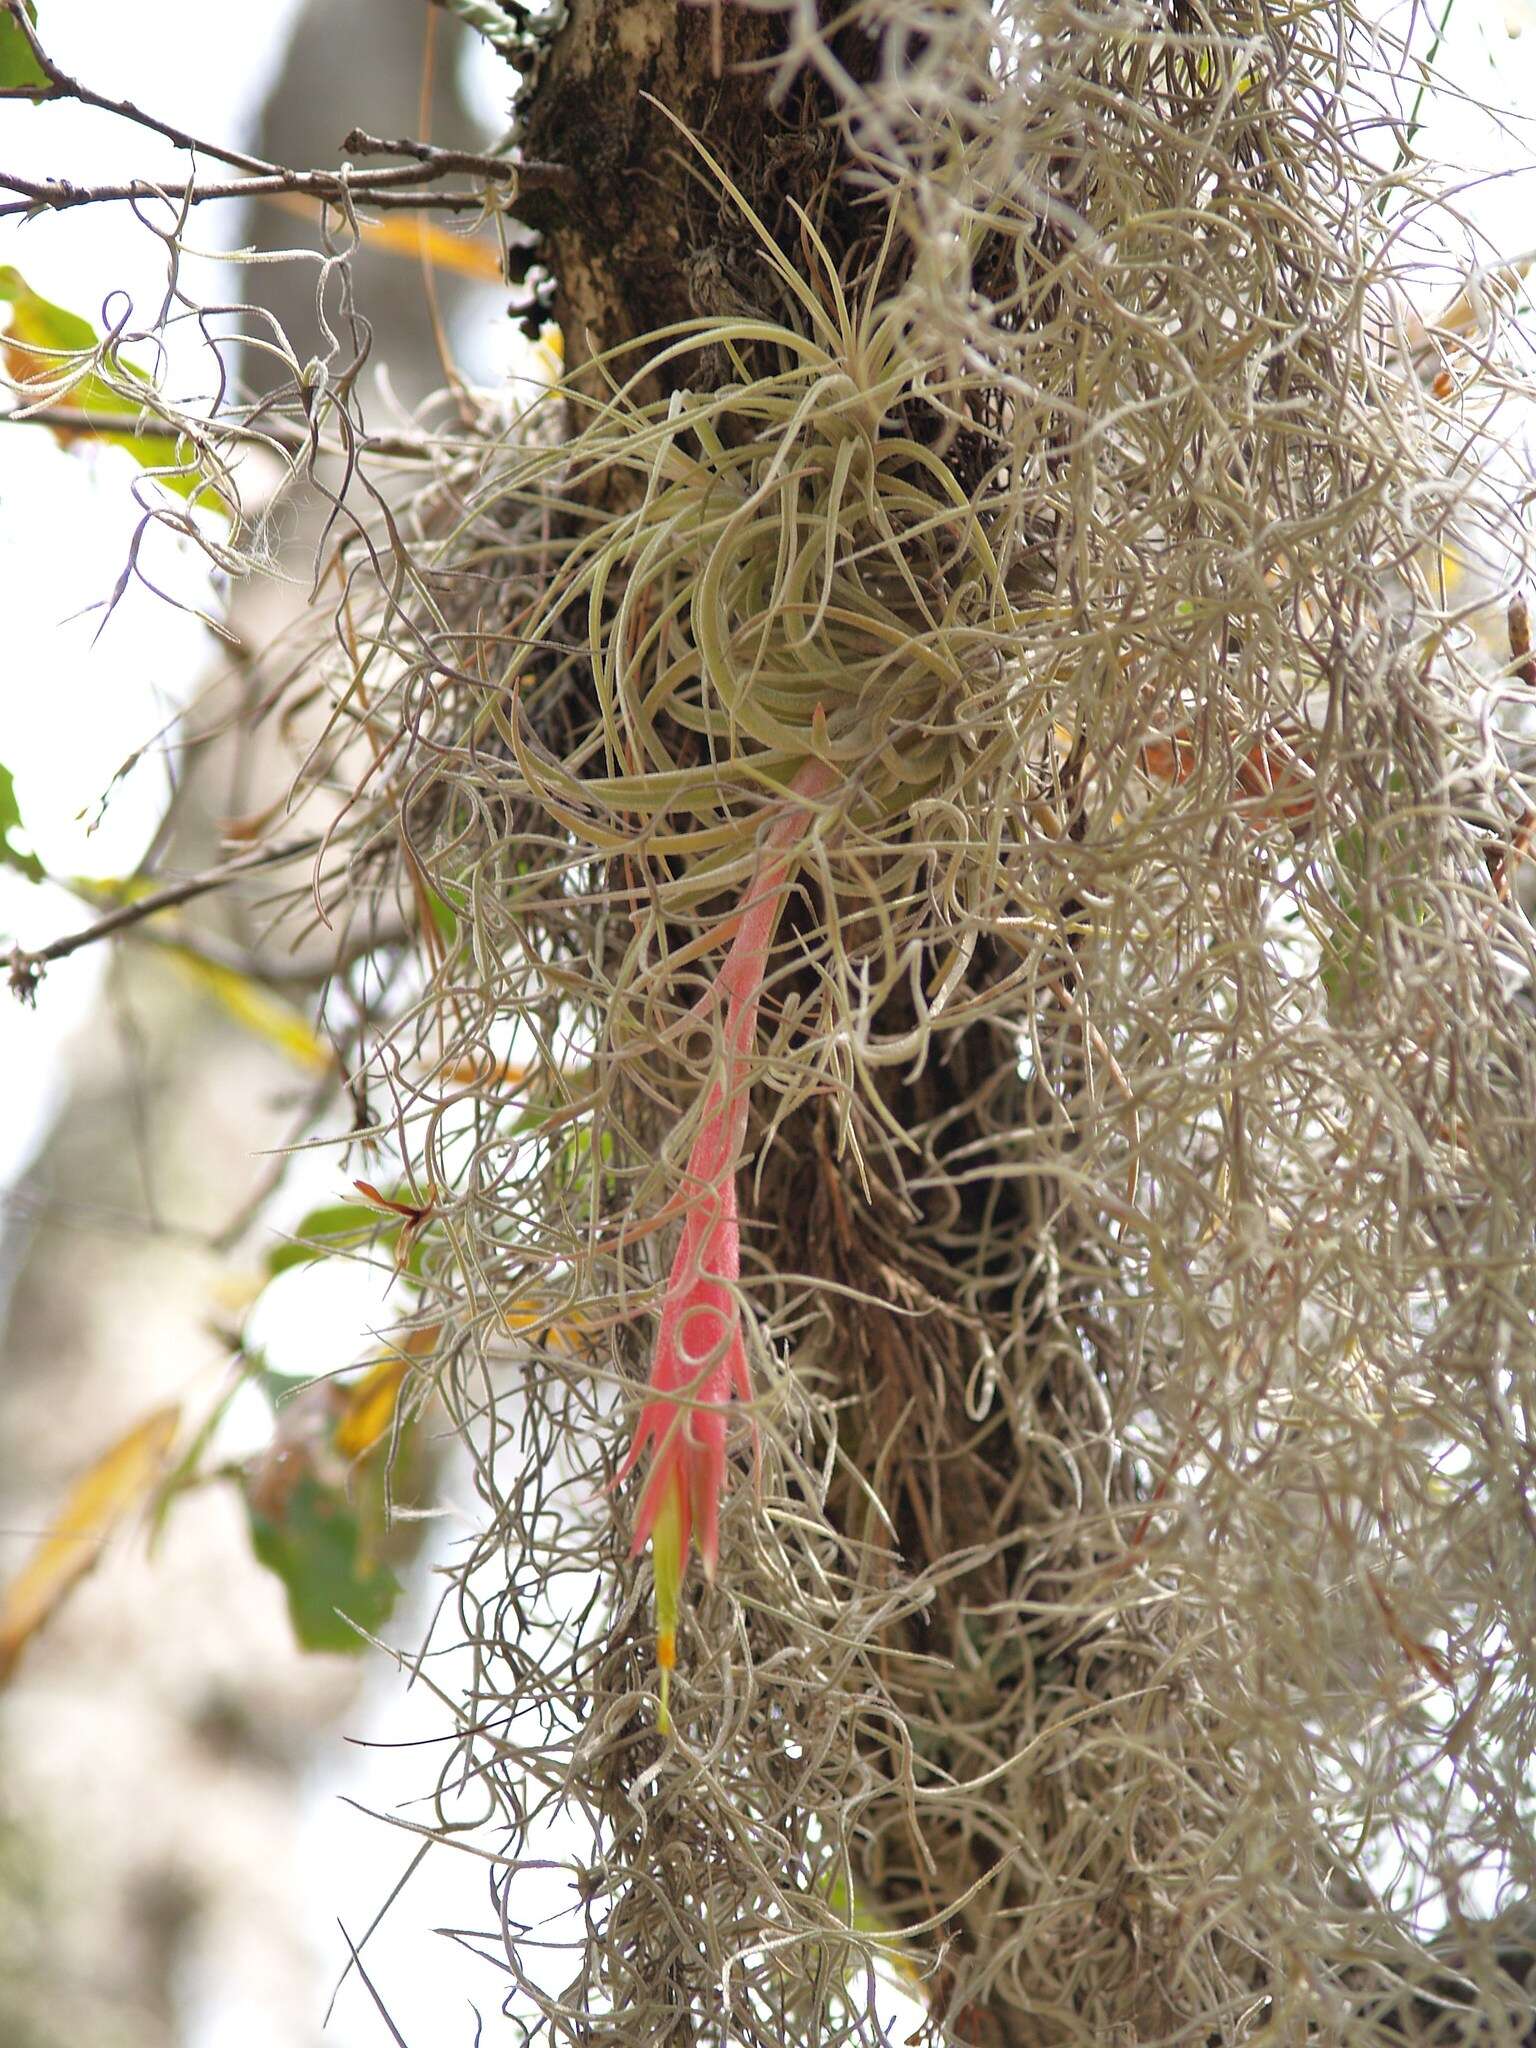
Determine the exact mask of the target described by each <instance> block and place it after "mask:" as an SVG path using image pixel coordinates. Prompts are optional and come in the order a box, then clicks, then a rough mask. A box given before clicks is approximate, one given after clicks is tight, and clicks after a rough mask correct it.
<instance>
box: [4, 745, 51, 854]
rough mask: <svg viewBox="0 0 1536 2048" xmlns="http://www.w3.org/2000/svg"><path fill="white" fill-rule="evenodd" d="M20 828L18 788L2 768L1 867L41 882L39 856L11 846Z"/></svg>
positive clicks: (7, 769) (6, 769)
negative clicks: (17, 800) (15, 833)
mask: <svg viewBox="0 0 1536 2048" xmlns="http://www.w3.org/2000/svg"><path fill="white" fill-rule="evenodd" d="M20 826H21V811H20V809H19V807H18V806H17V802H16V787H15V784H14V783H13V782H12V780H11V771H10V769H9V768H0V867H7V868H14V869H15V870H16V872H17V874H19V875H25V876H26V878H27V880H28V881H29V882H40V881H42V879H43V864H42V862H41V861H40V860H39V859H38V857H37V855H36V854H35V853H23V852H22V850H21V848H20V847H19V846H12V844H11V834H12V833H13V832H14V831H16V830H17V828H18V827H20ZM22 829H23V830H24V829H25V828H24V827H22Z"/></svg>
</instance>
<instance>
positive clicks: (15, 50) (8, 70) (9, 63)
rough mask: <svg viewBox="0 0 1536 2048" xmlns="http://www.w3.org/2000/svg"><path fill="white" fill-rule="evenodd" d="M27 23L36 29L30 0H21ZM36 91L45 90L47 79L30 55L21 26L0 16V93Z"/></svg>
mask: <svg viewBox="0 0 1536 2048" xmlns="http://www.w3.org/2000/svg"><path fill="white" fill-rule="evenodd" d="M24 4H25V6H26V10H27V19H28V21H30V22H31V23H32V25H33V27H34V28H35V27H36V26H37V8H36V7H35V6H34V4H33V0H24ZM31 87H36V89H37V90H38V91H39V92H46V91H47V89H48V79H47V75H46V74H45V72H44V71H43V69H42V66H41V65H40V64H39V63H38V61H37V59H36V58H35V57H34V56H33V54H32V46H31V44H30V43H29V42H28V41H27V39H26V37H25V36H24V35H23V34H22V32H21V24H20V23H19V22H18V21H16V20H15V18H14V17H13V16H12V15H10V14H0V92H5V91H11V92H14V91H17V90H20V89H22V88H31Z"/></svg>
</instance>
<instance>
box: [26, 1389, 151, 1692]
mask: <svg viewBox="0 0 1536 2048" xmlns="http://www.w3.org/2000/svg"><path fill="white" fill-rule="evenodd" d="M180 1421H181V1410H180V1408H179V1407H175V1406H172V1407H169V1408H157V1409H156V1410H155V1412H154V1413H153V1414H152V1415H146V1416H145V1418H144V1420H143V1421H142V1422H140V1423H138V1424H136V1425H135V1426H134V1428H132V1429H131V1430H129V1432H128V1434H127V1435H126V1436H125V1437H122V1438H120V1439H119V1440H118V1442H117V1443H115V1444H114V1445H113V1446H112V1448H111V1450H109V1451H107V1452H106V1453H105V1454H104V1455H103V1456H102V1457H100V1458H98V1459H97V1461H96V1463H95V1464H94V1465H92V1466H91V1467H90V1469H89V1471H87V1472H84V1473H82V1474H81V1476H80V1478H78V1479H77V1480H76V1481H75V1483H74V1485H73V1486H72V1487H71V1489H70V1491H69V1495H68V1497H67V1499H66V1500H65V1502H64V1505H63V1507H62V1508H61V1509H60V1510H59V1512H58V1514H57V1516H56V1517H55V1518H54V1522H53V1525H52V1527H51V1528H50V1529H49V1531H48V1533H47V1535H46V1536H45V1537H44V1538H43V1539H42V1541H41V1543H39V1545H38V1547H37V1549H36V1550H35V1551H34V1552H33V1553H32V1556H31V1557H30V1558H29V1559H28V1561H27V1563H26V1564H25V1565H23V1567H22V1569H21V1571H20V1572H19V1573H18V1574H17V1576H16V1577H15V1578H14V1579H12V1581H11V1583H10V1584H9V1586H7V1587H6V1589H5V1592H4V1595H3V1596H0V1685H3V1684H4V1683H5V1681H6V1680H7V1679H8V1678H9V1677H10V1675H11V1672H12V1671H13V1670H14V1669H15V1666H16V1660H17V1658H18V1657H19V1656H20V1655H21V1653H22V1651H23V1650H24V1649H25V1648H26V1646H27V1644H28V1643H29V1642H30V1641H31V1639H32V1637H33V1636H34V1635H36V1633H37V1631H38V1630H39V1629H40V1628H41V1627H42V1626H43V1624H44V1622H46V1621H48V1620H49V1619H50V1618H51V1617H52V1616H53V1614H55V1613H56V1612H57V1610H58V1608H59V1606H60V1605H61V1604H62V1602H63V1600H64V1597H65V1595H66V1594H67V1593H68V1592H69V1590H70V1588H71V1587H72V1586H73V1585H75V1583H76V1582H77V1581H78V1580H79V1579H82V1578H83V1577H84V1576H85V1574H86V1573H87V1572H88V1571H89V1570H90V1568H91V1566H92V1565H93V1564H95V1562H96V1560H97V1558H98V1557H99V1556H100V1555H101V1547H102V1544H103V1543H104V1541H105V1540H106V1537H107V1535H108V1533H109V1531H110V1530H111V1529H112V1527H113V1525H114V1524H115V1523H116V1522H117V1521H118V1520H119V1519H120V1518H121V1517H122V1516H123V1515H124V1514H126V1513H127V1512H128V1510H129V1509H130V1508H132V1507H134V1506H136V1505H137V1504H138V1502H140V1501H142V1500H146V1499H147V1498H148V1497H149V1494H150V1493H151V1491H152V1490H153V1488H154V1486H155V1482H156V1481H157V1480H158V1479H159V1477H160V1473H161V1470H162V1468H163V1466H164V1464H165V1459H166V1453H167V1452H168V1451H169V1450H170V1447H171V1444H172V1441H173V1440H174V1438H175V1435H176V1430H177V1427H178V1425H179V1423H180Z"/></svg>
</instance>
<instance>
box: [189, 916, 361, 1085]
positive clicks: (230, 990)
mask: <svg viewBox="0 0 1536 2048" xmlns="http://www.w3.org/2000/svg"><path fill="white" fill-rule="evenodd" d="M165 951H166V957H167V959H169V960H171V961H173V962H174V964H175V965H176V966H177V967H178V968H179V969H180V971H181V972H182V973H183V974H184V975H185V976H186V977H187V979H188V980H189V981H191V982H195V983H196V985H197V986H198V987H199V988H200V989H202V990H204V991H205V992H206V993H207V994H208V995H210V996H212V997H213V999H214V1001H215V1002H216V1003H219V1004H221V1005H222V1007H223V1008H224V1009H225V1010H227V1011H228V1012H229V1014H230V1016H231V1017H233V1018H234V1019H235V1021H236V1023H238V1024H243V1025H244V1026H245V1028H246V1030H247V1031H252V1032H254V1033H255V1034H256V1036H257V1037H258V1038H264V1039H265V1040H266V1041H267V1043H268V1045H271V1046H275V1047H276V1048H277V1050H278V1051H279V1052H280V1053H282V1054H284V1055H285V1057H286V1058H288V1059H290V1060H292V1061H293V1063H294V1065H295V1066H299V1067H305V1068H307V1069H308V1070H309V1072H310V1073H312V1074H323V1073H326V1072H327V1071H328V1070H329V1069H330V1068H331V1067H333V1066H334V1065H335V1060H334V1058H333V1056H332V1053H331V1049H330V1047H329V1046H327V1045H324V1044H322V1043H321V1041H320V1040H319V1039H318V1038H317V1037H316V1036H315V1034H314V1031H313V1030H312V1029H311V1028H310V1025H309V1023H308V1021H307V1020H306V1019H305V1017H304V1016H303V1014H302V1013H301V1012H300V1011H298V1010H296V1009H295V1008H294V1007H293V1005H292V1003H285V1002H284V1001H283V999H282V997H281V996H275V995H273V993H272V991H271V990H270V989H267V988H263V987H262V985H261V983H260V982H259V981H255V980H253V979H252V978H251V976H250V975H248V974H241V973H239V972H238V971H237V970H236V969H235V968H233V967H225V966H222V965H221V964H220V963H219V962H218V961H216V960H205V959H204V958H203V957H202V955H201V954H200V953H194V952H193V951H192V950H191V948H190V947H183V946H167V947H166V949H165Z"/></svg>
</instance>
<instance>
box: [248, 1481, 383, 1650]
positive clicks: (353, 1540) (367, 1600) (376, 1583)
mask: <svg viewBox="0 0 1536 2048" xmlns="http://www.w3.org/2000/svg"><path fill="white" fill-rule="evenodd" d="M246 1511H247V1513H248V1514H249V1516H250V1523H251V1547H252V1549H253V1550H254V1551H255V1553H256V1556H257V1558H258V1559H259V1560H260V1562H261V1563H262V1564H264V1565H265V1566H266V1567H267V1569H268V1571H270V1572H274V1573H276V1575H277V1577H278V1578H280V1579H281V1580H282V1582H283V1589H284V1591H285V1592H286V1593H287V1595H288V1617H289V1619H290V1621H291V1622H292V1623H293V1632H294V1634H295V1636H296V1637H297V1638H298V1640H299V1643H300V1645H301V1647H302V1648H304V1649H306V1650H329V1651H333V1652H336V1651H339V1652H341V1653H343V1654H345V1655H350V1656H356V1655H357V1654H358V1653H359V1652H360V1651H362V1650H364V1649H366V1648H367V1644H366V1643H365V1642H364V1641H363V1639H362V1637H361V1636H360V1635H358V1633H357V1630H356V1629H354V1628H350V1627H349V1626H348V1622H356V1623H357V1625H358V1627H359V1628H364V1629H367V1630H368V1631H369V1633H370V1634H377V1632H378V1631H379V1629H380V1628H382V1627H383V1625H384V1623H385V1622H386V1621H388V1619H389V1617H390V1615H391V1613H392V1612H393V1611H394V1605H395V1602H396V1600H397V1599H398V1598H399V1596H400V1581H399V1580H398V1579H397V1578H396V1577H395V1575H394V1573H393V1572H392V1571H391V1570H390V1569H389V1567H388V1565H386V1564H383V1563H381V1562H380V1561H379V1559H378V1558H377V1557H373V1556H370V1555H369V1554H368V1551H367V1549H366V1548H365V1546H364V1542H363V1536H362V1529H361V1525H360V1523H359V1520H358V1517H357V1515H356V1514H355V1513H354V1512H353V1509H352V1507H351V1505H350V1504H349V1502H348V1500H347V1498H346V1495H345V1494H344V1493H341V1492H340V1491H337V1490H334V1489H332V1488H330V1487H327V1486H323V1485H322V1484H321V1483H320V1481H319V1480H318V1479H316V1478H314V1477H313V1476H312V1475H309V1474H306V1475H305V1476H304V1477H303V1478H301V1479H300V1480H299V1481H298V1483H297V1485H296V1486H295V1487H294V1489H293V1491H292V1492H291V1493H290V1494H289V1495H288V1498H287V1499H286V1501H285V1502H284V1503H283V1506H282V1510H281V1512H280V1513H278V1514H266V1513H263V1512H261V1511H259V1510H258V1509H257V1508H256V1507H255V1506H253V1505H252V1503H251V1500H250V1497H249V1495H247V1497H246ZM343 1617H345V1618H343Z"/></svg>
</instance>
